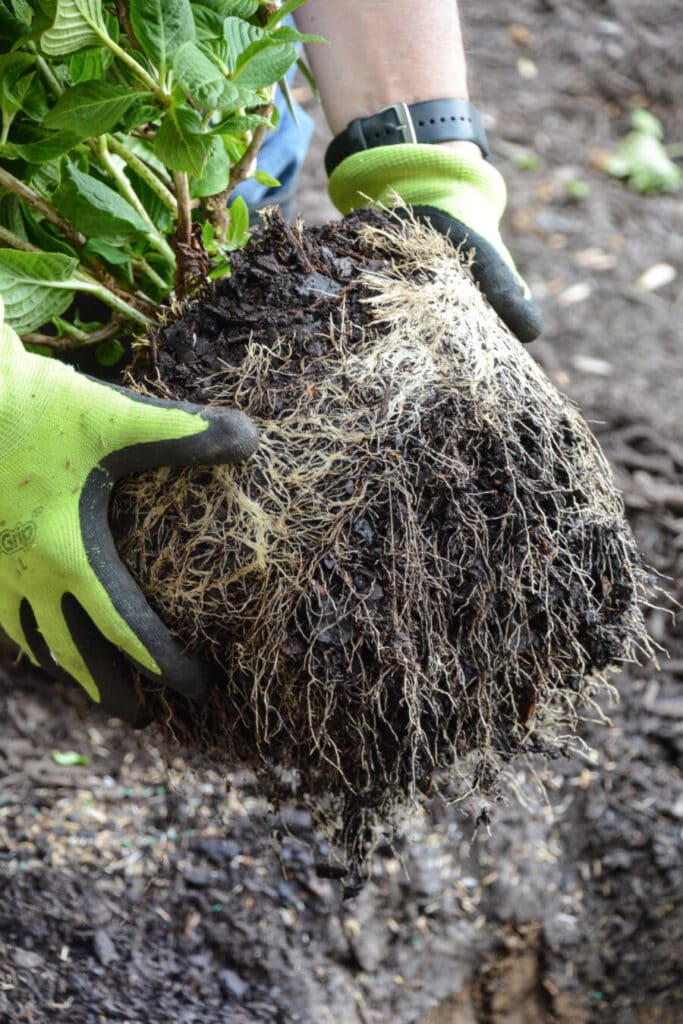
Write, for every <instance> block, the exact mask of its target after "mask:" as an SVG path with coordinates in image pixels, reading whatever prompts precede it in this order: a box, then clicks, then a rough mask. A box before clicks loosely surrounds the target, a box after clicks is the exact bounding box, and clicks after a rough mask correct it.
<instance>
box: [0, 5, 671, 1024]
mask: <svg viewBox="0 0 683 1024" xmlns="http://www.w3.org/2000/svg"><path fill="white" fill-rule="evenodd" d="M462 8H463V12H462V13H463V19H464V23H465V32H466V41H467V48H468V53H469V68H470V85H471V92H472V98H473V99H474V101H475V102H476V103H477V105H478V106H479V107H480V109H481V110H482V111H483V112H484V114H485V116H486V122H487V128H488V130H489V136H490V141H491V143H492V150H493V154H492V160H493V162H494V163H495V164H496V166H498V167H499V168H500V169H501V171H502V172H503V174H504V176H505V178H506V181H507V183H508V189H509V194H510V202H509V207H508V213H507V216H506V224H505V227H506V236H507V239H508V242H509V244H510V247H511V248H512V250H513V252H514V253H515V256H516V258H517V261H518V264H519V267H520V269H521V271H522V272H523V274H524V276H525V277H526V279H527V281H528V282H529V284H530V286H531V288H532V290H533V292H534V294H535V296H536V298H537V299H538V301H539V302H540V304H541V305H542V307H543V311H544V315H545V321H546V327H545V331H544V335H543V338H542V340H540V341H538V342H536V343H534V345H533V346H532V352H533V353H534V354H535V356H536V357H537V358H538V359H539V360H540V361H541V362H542V364H543V365H544V367H545V368H546V371H547V372H548V374H549V375H550V377H551V378H552V379H553V380H554V381H555V383H556V384H557V385H558V387H560V389H561V390H563V391H565V392H566V393H567V394H569V395H570V396H571V397H572V398H573V399H574V400H575V401H577V402H578V403H579V404H580V406H581V407H582V409H583V410H584V412H585V414H586V416H587V418H588V419H589V420H590V421H591V422H592V424H593V427H594V429H595V431H596V433H597V434H598V436H599V438H600V440H601V441H602V443H603V445H604V447H605V449H606V451H607V454H608V455H609V457H610V460H611V462H612V465H613V467H614V470H615V473H616V475H617V478H618V481H619V483H620V485H621V486H622V488H623V490H624V494H625V499H626V504H627V509H628V512H629V516H630V518H631V521H632V523H633V526H634V529H635V531H636V533H637V536H638V539H639V542H640V545H641V549H642V551H643V553H644V555H645V558H646V560H647V561H648V562H649V563H650V564H651V565H652V566H653V567H654V568H655V569H656V570H657V571H658V572H659V573H661V574H662V580H661V583H662V585H663V587H664V589H665V591H666V593H667V594H668V595H669V597H670V598H672V599H673V598H676V597H677V598H678V600H681V599H682V598H683V416H682V414H681V409H682V408H683V338H682V334H681V325H680V322H681V312H682V311H683V287H682V281H683V231H682V228H683V193H681V192H679V193H677V194H673V195H660V196H649V197H643V196H639V195H637V194H635V193H632V192H629V191H628V190H627V189H626V188H625V186H624V185H623V184H621V183H619V182H617V181H615V180H613V179H611V178H609V177H607V176H606V175H605V174H604V172H603V171H602V170H600V169H599V168H600V165H601V154H602V153H604V152H605V151H607V150H610V149H613V148H614V147H615V145H616V144H617V141H618V139H619V138H621V137H622V136H623V134H624V133H625V132H626V131H627V130H628V127H629V113H630V111H631V110H632V109H634V108H636V107H641V106H645V107H648V108H649V109H651V110H652V112H653V113H654V114H656V115H657V117H659V118H660V119H661V121H662V124H663V126H664V131H665V138H666V139H667V140H668V141H671V142H681V141H683V108H681V104H680V97H681V95H683V66H682V61H683V23H682V21H681V15H680V5H679V4H678V3H677V2H676V0H647V2H638V3H636V2H635V0H618V2H617V0H565V2H563V3H558V2H556V0H519V2H518V3H516V4H514V5H511V4H507V3H504V2H503V0H481V2H479V3H477V4H463V5H462ZM308 106H309V109H310V110H311V112H312V113H314V116H315V117H316V121H317V123H318V131H317V134H316V139H315V143H314V147H313V150H312V152H311V154H310V157H309V160H308V162H307V166H306V169H305V174H304V180H303V182H302V188H301V191H300V195H299V208H300V211H301V213H302V215H303V217H304V219H305V220H306V221H307V222H309V223H316V222H320V221H322V220H325V219H328V218H329V217H332V216H334V211H333V210H332V207H331V206H330V204H329V201H328V200H327V197H326V194H325V183H324V173H323V170H322V152H323V151H324V147H325V144H326V142H327V132H326V129H325V128H324V122H323V119H322V116H321V114H320V111H319V110H316V109H315V107H314V106H313V105H312V104H311V103H310V101H309V102H308ZM576 183H580V186H578V187H577V184H576ZM662 264H663V265H665V267H667V268H669V269H668V270H665V271H664V272H663V273H662V271H661V270H660V271H652V268H653V267H657V266H660V265H662ZM648 274H649V277H648ZM643 275H645V276H643ZM658 280H659V282H660V283H659V285H658V286H657V287H654V288H653V287H652V286H651V285H652V283H653V282H654V283H655V284H657V281H658ZM661 282H665V283H661ZM662 603H664V604H666V605H667V608H669V609H670V608H671V607H672V604H671V601H667V600H663V602H662ZM649 625H650V629H651V632H652V634H653V636H654V638H655V639H656V640H657V641H658V642H659V643H660V644H661V645H662V646H663V647H664V648H665V649H666V650H667V651H668V655H669V657H668V658H666V657H664V656H662V660H661V670H660V671H657V670H656V669H654V668H653V667H652V666H647V667H646V668H644V669H639V668H638V667H635V666H634V667H631V668H629V669H628V671H625V672H624V673H622V674H621V675H620V676H619V678H618V685H619V689H620V691H621V694H622V701H621V703H620V705H619V706H618V707H616V708H612V709H610V715H611V718H612V722H613V726H612V727H611V728H609V729H607V728H605V727H603V726H600V725H597V724H596V725H587V726H586V727H585V729H584V739H585V742H586V750H587V752H586V753H584V754H581V755H577V756H576V757H574V758H573V759H568V760H564V761H557V762H555V763H553V764H551V765H544V764H541V763H539V765H538V766H537V769H538V772H539V773H540V774H541V775H542V776H543V779H544V781H545V784H546V789H547V797H546V798H545V799H544V798H542V797H541V796H540V794H539V791H538V789H537V788H536V787H535V785H534V779H533V777H532V774H533V773H532V772H531V771H530V770H526V769H525V770H521V769H520V770H519V771H518V772H517V774H516V775H515V777H514V779H513V783H514V786H513V788H514V790H516V792H514V793H512V792H511V796H510V800H509V802H508V803H501V804H496V805H494V806H493V807H491V809H490V812H491V824H490V827H489V828H486V827H480V828H479V829H478V830H477V829H475V826H474V815H475V813H476V810H477V809H476V808H475V809H469V810H468V811H467V812H466V811H464V810H448V811H446V810H444V809H443V808H439V807H434V808H432V809H431V811H430V813H429V814H428V815H426V816H425V817H424V819H420V820H416V821H414V822H411V823H408V825H407V829H406V837H405V840H404V841H403V843H402V845H401V848H400V849H399V850H398V851H395V853H392V852H391V851H389V850H380V851H379V852H378V854H377V856H376V857H375V859H374V861H373V877H372V880H371V882H370V884H369V885H368V886H367V887H366V888H365V889H364V890H363V892H362V893H361V894H360V895H359V896H357V897H355V898H354V899H351V900H347V901H345V902H344V901H342V898H341V885H340V883H339V882H337V881H334V880H328V879H321V878H318V877H317V875H316V873H315V869H314V864H315V862H316V861H318V860H321V859H322V860H325V859H326V851H325V850H324V848H322V849H321V848H320V846H319V844H317V843H316V840H315V838H314V836H313V834H312V831H311V827H310V822H309V820H308V818H307V816H306V814H305V813H303V812H301V811H300V810H297V809H296V808H288V809H285V810H284V812H283V814H282V816H275V815H273V814H272V813H271V812H270V811H269V809H268V808H267V807H265V806H264V805H263V803H262V802H261V801H260V800H259V799H258V796H257V794H256V790H255V788H254V786H253V781H252V780H251V779H250V778H249V777H248V776H244V775H240V774H239V773H236V774H235V775H234V776H232V777H231V778H229V779H227V780H226V779H220V778H217V777H206V776H203V777H197V776H196V775H194V774H192V773H191V771H190V770H189V769H190V767H191V766H189V765H188V764H187V763H186V762H184V761H183V760H182V759H180V758H178V759H177V760H176V761H175V762H174V763H173V764H172V765H169V764H168V763H167V762H165V761H164V760H163V759H162V758H161V756H160V754H159V752H158V751H157V750H156V748H155V746H154V741H153V737H150V736H149V735H148V734H146V733H142V734H140V735H137V736H136V735H132V734H130V733H128V732H127V731H125V730H124V729H122V728H121V727H120V726H119V725H118V724H117V723H115V722H111V721H108V720H107V719H105V718H103V717H101V716H99V715H98V714H97V713H96V712H93V710H92V709H91V708H90V707H89V706H88V705H87V702H86V701H85V700H84V699H82V698H81V697H80V694H78V693H76V692H72V691H68V692H67V691H65V690H63V689H60V688H58V687H56V686H53V685H51V684H50V683H48V682H47V681H45V680H44V679H42V678H40V677H39V676H38V675H36V674H35V673H33V672H30V671H28V670H26V669H25V668H24V667H21V666H20V667H13V666H12V665H11V664H10V663H9V662H7V660H6V661H5V663H4V665H3V666H2V668H0V723H2V724H1V729H2V738H1V739H0V786H1V789H0V1022H11V1024H14V1022H15V1021H17V1022H18V1021H26V1022H43V1021H54V1022H62V1021H63V1022H67V1021H69V1022H81V1021H82V1022H84V1024H91V1022H92V1024H95V1022H100V1021H106V1022H109V1021H111V1022H121V1024H123V1022H131V1024H138V1022H139V1024H143V1022H144V1024H147V1022H155V1024H156V1022H159V1024H165V1022H169V1024H170V1022H174V1024H175V1022H178V1024H192V1022H200V1021H201V1022H203V1024H219V1022H228V1024H232V1022H235V1024H241V1022H245V1024H246V1022H248V1024H257V1022H261V1021H263V1022H270V1021H274V1022H275V1021H277V1022H281V1024H290V1022H292V1024H294V1022H301V1024H325V1022H335V1024H418V1022H419V1024H545V1022H556V1024H584V1022H593V1021H596V1022H598V1021H606V1022H610V1024H635V1022H642V1024H657V1022H662V1024H663V1022H666V1024H675V1022H678V1021H681V1020H683V988H682V982H681V977H682V974H683V956H682V953H681V950H682V949H683V903H682V900H683V895H682V894H683V866H682V859H681V835H682V827H683V787H682V786H681V753H682V751H683V695H682V693H681V679H682V678H683V631H682V630H681V624H680V617H679V618H678V621H677V622H676V621H675V620H674V618H673V617H672V615H671V614H670V612H669V611H667V610H661V609H652V610H651V611H650V613H649ZM55 749H56V750H68V749H76V750H77V751H78V752H79V753H80V754H83V755H86V756H87V757H88V758H89V764H88V765H83V766H80V767H79V766H76V767H60V766H59V765H58V764H56V763H55V761H54V760H53V758H52V756H51V751H52V750H55Z"/></svg>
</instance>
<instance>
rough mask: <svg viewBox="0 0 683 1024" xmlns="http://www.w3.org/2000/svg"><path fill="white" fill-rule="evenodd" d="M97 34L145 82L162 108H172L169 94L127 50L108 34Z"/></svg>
mask: <svg viewBox="0 0 683 1024" xmlns="http://www.w3.org/2000/svg"><path fill="white" fill-rule="evenodd" d="M95 31H97V29H95ZM97 34H98V35H99V36H100V39H101V40H102V42H103V44H104V45H105V46H107V47H108V48H109V49H110V50H111V52H112V53H113V54H114V56H116V57H118V58H119V60H120V61H121V62H122V63H123V64H126V65H127V66H128V67H129V68H130V70H131V71H132V72H133V74H134V75H137V77H138V78H139V79H140V81H141V82H144V84H145V85H146V86H147V88H148V89H149V91H150V92H151V93H152V95H153V96H154V99H155V100H156V101H157V103H158V104H159V105H160V106H162V107H168V106H170V103H171V97H170V96H169V95H168V93H166V92H164V90H163V89H161V88H159V83H158V82H157V81H156V80H155V79H154V78H153V77H152V76H151V75H150V74H149V72H147V71H145V69H144V68H143V67H142V65H141V64H138V62H137V61H136V59H135V57H131V55H130V54H129V53H128V51H127V50H124V49H122V47H120V46H119V45H118V43H115V42H114V40H113V39H112V38H111V37H110V36H108V35H107V34H106V33H105V34H104V35H102V34H101V33H100V32H99V31H97Z"/></svg>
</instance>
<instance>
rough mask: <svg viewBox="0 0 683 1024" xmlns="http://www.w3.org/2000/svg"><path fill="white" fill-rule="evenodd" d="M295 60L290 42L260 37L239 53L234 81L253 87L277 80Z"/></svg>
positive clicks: (270, 83)
mask: <svg viewBox="0 0 683 1024" xmlns="http://www.w3.org/2000/svg"><path fill="white" fill-rule="evenodd" d="M295 62H296V50H295V49H294V47H293V46H292V44H291V43H274V42H273V40H272V39H262V40H259V41H257V42H255V43H252V44H251V46H250V47H249V48H248V49H247V50H245V51H244V52H243V53H242V54H240V56H239V58H238V61H237V69H236V70H235V72H234V78H235V81H238V82H239V84H240V85H246V86H247V87H249V86H250V87H251V88H253V89H260V88H263V87H264V86H266V85H273V84H274V83H275V82H279V81H280V79H281V78H284V76H285V75H286V74H287V72H288V71H289V69H290V68H291V66H292V64H294V63H295Z"/></svg>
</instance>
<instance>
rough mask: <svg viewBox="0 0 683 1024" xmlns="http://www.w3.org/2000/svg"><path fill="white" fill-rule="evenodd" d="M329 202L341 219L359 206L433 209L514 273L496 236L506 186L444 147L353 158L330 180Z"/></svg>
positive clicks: (392, 149)
mask: <svg viewBox="0 0 683 1024" xmlns="http://www.w3.org/2000/svg"><path fill="white" fill-rule="evenodd" d="M328 188H329V193H330V198H331V200H332V202H333V203H334V205H335V206H336V207H337V209H338V210H339V211H340V213H349V211H350V210H355V209H357V208H358V207H361V206H371V205H372V206H382V207H391V206H394V205H396V203H397V202H401V203H403V204H405V205H407V206H433V207H436V208H437V209H438V210H443V211H444V213H447V214H449V215H450V216H451V217H455V219H456V220H459V221H462V223H463V224H466V225H467V227H468V228H471V229H472V230H473V231H476V232H478V234H480V235H482V236H483V237H484V238H485V239H486V240H487V241H489V242H490V243H491V244H492V245H493V246H494V247H495V248H496V249H497V250H498V252H499V253H500V255H501V256H502V257H503V258H504V259H505V261H506V262H507V263H508V264H509V266H510V267H512V268H513V269H514V263H513V260H512V257H511V256H510V253H509V252H508V250H507V248H506V247H505V244H504V242H503V240H502V238H501V235H500V229H499V224H500V220H501V217H502V216H503V212H504V210H505V204H506V201H507V190H506V188H505V182H504V180H503V178H502V176H501V174H500V173H499V171H497V170H496V169H495V167H493V166H492V165H491V164H489V163H487V162H486V161H485V160H481V159H479V158H477V157H471V158H469V157H466V156H461V155H460V154H459V153H456V152H454V151H453V150H449V149H447V148H445V147H444V146H428V145H413V144H409V143H406V144H405V145H402V146H377V147H375V148H374V149H367V150H363V152H361V153H354V154H353V155H352V156H349V157H347V158H346V160H343V161H342V163H340V164H339V166H338V167H335V169H334V171H333V172H332V174H331V175H330V180H329V185H328Z"/></svg>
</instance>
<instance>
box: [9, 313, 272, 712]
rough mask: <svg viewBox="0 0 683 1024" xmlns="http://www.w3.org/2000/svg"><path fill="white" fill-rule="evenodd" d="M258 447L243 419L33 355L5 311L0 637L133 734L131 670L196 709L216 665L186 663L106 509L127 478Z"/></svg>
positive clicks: (135, 704)
mask: <svg viewBox="0 0 683 1024" xmlns="http://www.w3.org/2000/svg"><path fill="white" fill-rule="evenodd" d="M257 443H258V435H257V431H256V428H255V426H254V424H253V423H252V422H251V420H250V419H249V418H248V417H247V416H245V415H244V414H243V413H240V412H237V411H234V410H229V409H217V408H211V409H207V408H203V407H200V406H194V405H191V404H189V403H176V402H161V401H157V400H154V399H145V398H141V397H138V396H135V395H133V393H132V392H128V391H126V390H125V389H123V388H118V387H115V386H113V385H109V384H103V383H99V382H97V381H94V380H92V379H90V378H89V377H85V376H83V375H81V374H78V373H77V372H76V371H75V370H73V369H72V368H71V367H69V366H66V365H64V364H63V363H60V362H59V361H58V360H56V359H48V358H45V357H43V356H38V355H31V354H29V353H28V352H26V350H25V349H24V347H23V345H22V343H21V341H20V339H19V337H18V336H17V334H15V332H14V331H13V330H12V328H11V327H9V326H7V325H6V324H5V323H4V309H3V307H2V303H1V301H0V627H1V628H2V629H4V631H5V632H6V633H7V634H8V635H9V636H10V637H11V638H12V640H14V641H15V642H16V643H17V644H18V645H19V647H21V648H22V650H23V651H25V652H26V653H27V654H28V656H29V657H30V659H31V660H32V661H33V662H34V663H36V664H39V665H40V666H42V667H43V668H44V669H46V670H47V671H48V672H50V673H51V674H52V675H55V674H60V673H59V670H60V669H63V670H65V671H66V672H67V673H69V675H71V676H73V678H74V679H76V680H77V681H78V682H79V683H80V684H81V686H83V687H84V689H85V690H86V691H87V692H88V694H89V695H90V697H92V699H93V700H94V701H97V702H98V703H100V704H101V705H102V706H103V707H104V708H105V710H107V711H109V712H110V713H113V714H116V715H118V716H119V717H121V718H124V719H126V720H128V721H134V722H136V723H137V724H140V716H141V713H142V711H143V709H142V708H141V707H140V702H139V698H138V696H137V694H136V691H135V687H134V685H133V681H132V680H133V673H132V671H131V665H130V662H132V663H133V665H134V666H135V667H137V668H139V669H140V671H141V672H143V673H144V674H145V675H147V676H150V677H151V678H153V679H156V680H158V681H159V682H160V683H162V684H164V685H167V686H170V687H171V688H172V689H174V690H176V691H178V692H179V693H181V694H184V695H185V696H186V697H188V698H192V699H197V698H200V697H201V696H202V695H203V693H204V692H205V691H206V689H207V685H208V681H209V669H208V666H205V665H204V664H203V663H200V662H198V661H197V660H196V659H195V658H193V657H191V656H190V655H188V654H186V653H184V652H183V651H182V649H181V647H180V645H179V644H178V643H177V642H176V641H175V640H173V638H172V637H171V635H170V633H169V632H168V631H167V630H166V627H165V626H164V625H163V623H162V621H161V619H159V617H158V616H157V615H156V614H155V613H154V612H153V611H152V609H151V608H150V606H149V605H148V603H147V601H146V599H145V597H144V595H143V594H142V591H140V590H139V589H138V587H137V585H136V583H135V581H134V580H133V578H132V576H131V575H130V574H129V573H128V570H127V569H126V568H125V567H124V565H123V563H122V562H121V561H120V559H119V557H118V554H117V552H116V549H115V546H114V542H113V539H112V536H111V533H110V531H109V526H108V521H107V512H108V506H109V498H110V495H111V491H112V487H113V485H114V483H115V481H116V480H117V479H119V478H120V477H122V476H125V475H126V474H128V473H136V472H140V471H141V470H145V469H151V468H154V467H158V466H162V465H185V464H193V463H223V462H236V461H238V460H240V459H244V458H246V457H247V456H249V455H250V454H251V453H252V452H253V451H254V449H255V448H256V446H257ZM124 655H125V657H124ZM127 659H130V662H129V661H128V660H127Z"/></svg>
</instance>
